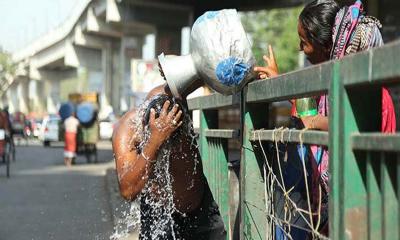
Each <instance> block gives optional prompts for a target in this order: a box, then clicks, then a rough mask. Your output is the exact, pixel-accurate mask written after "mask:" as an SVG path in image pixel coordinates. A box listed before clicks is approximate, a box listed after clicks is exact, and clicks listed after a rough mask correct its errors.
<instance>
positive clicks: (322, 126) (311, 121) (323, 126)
mask: <svg viewBox="0 0 400 240" xmlns="http://www.w3.org/2000/svg"><path fill="white" fill-rule="evenodd" d="M301 121H302V122H303V124H304V127H306V128H309V129H318V130H322V131H328V130H329V119H328V117H326V116H322V115H320V114H318V115H315V116H309V117H302V118H301Z"/></svg>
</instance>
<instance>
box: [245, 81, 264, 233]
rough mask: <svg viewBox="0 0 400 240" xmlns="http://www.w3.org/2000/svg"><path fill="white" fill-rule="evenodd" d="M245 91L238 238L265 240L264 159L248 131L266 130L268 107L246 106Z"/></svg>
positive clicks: (262, 105) (261, 105) (260, 105)
mask: <svg viewBox="0 0 400 240" xmlns="http://www.w3.org/2000/svg"><path fill="white" fill-rule="evenodd" d="M246 95H247V88H246V89H245V90H244V96H243V97H242V105H241V111H242V122H243V124H242V125H243V129H242V145H243V147H242V157H241V162H240V164H241V165H240V192H241V194H240V196H241V199H240V207H241V223H240V234H241V236H240V239H266V227H267V216H266V212H265V197H264V193H265V187H264V186H265V180H264V176H263V161H264V158H263V157H260V156H257V152H258V151H259V149H257V147H256V145H255V144H253V143H252V142H250V141H249V137H250V136H249V135H250V131H251V130H254V129H260V128H265V127H267V123H268V105H267V104H265V103H264V104H246V99H247V96H246Z"/></svg>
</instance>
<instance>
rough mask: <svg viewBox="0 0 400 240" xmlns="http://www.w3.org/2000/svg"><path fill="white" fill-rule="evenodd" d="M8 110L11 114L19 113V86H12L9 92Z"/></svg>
mask: <svg viewBox="0 0 400 240" xmlns="http://www.w3.org/2000/svg"><path fill="white" fill-rule="evenodd" d="M7 100H8V101H7V102H8V104H7V105H8V110H9V112H10V113H14V112H17V111H19V108H18V107H19V104H18V95H17V85H16V84H12V85H11V86H10V87H9V89H8V91H7Z"/></svg>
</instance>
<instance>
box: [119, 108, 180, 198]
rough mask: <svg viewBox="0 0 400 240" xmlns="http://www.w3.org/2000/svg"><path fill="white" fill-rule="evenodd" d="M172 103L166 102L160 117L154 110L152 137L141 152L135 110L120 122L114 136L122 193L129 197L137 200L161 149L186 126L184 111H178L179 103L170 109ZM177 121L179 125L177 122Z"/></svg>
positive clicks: (151, 123)
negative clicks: (184, 123) (136, 145)
mask: <svg viewBox="0 0 400 240" xmlns="http://www.w3.org/2000/svg"><path fill="white" fill-rule="evenodd" d="M169 105H170V103H169V101H166V102H165V103H164V106H163V109H162V111H161V113H160V116H159V117H158V118H155V111H154V109H152V111H151V114H150V121H149V129H150V137H149V140H148V141H147V142H146V143H145V144H144V146H143V148H142V149H141V153H140V154H138V151H136V149H135V146H134V143H135V141H134V139H135V138H136V136H135V134H136V131H135V129H133V125H132V120H133V119H134V118H135V113H134V111H130V112H128V113H126V114H125V115H124V116H123V117H122V118H121V120H120V121H119V122H118V126H117V127H116V130H115V132H114V135H113V150H114V154H115V162H116V168H117V174H118V180H119V186H120V191H121V195H122V196H123V197H124V198H125V199H127V200H133V199H135V198H136V196H137V195H138V194H139V193H140V192H141V191H142V189H143V188H144V186H145V184H146V182H147V180H148V177H149V173H151V172H152V170H153V165H154V162H155V160H156V159H157V153H158V149H159V148H160V146H161V145H162V144H163V143H164V142H165V141H166V140H167V139H168V138H169V136H170V135H171V134H172V133H173V132H174V131H175V130H176V129H177V128H178V127H179V126H181V125H182V122H180V118H181V115H182V111H179V112H178V106H174V107H173V108H172V109H171V111H170V112H168V107H169ZM173 120H175V121H176V122H179V124H177V125H173V124H172V123H173Z"/></svg>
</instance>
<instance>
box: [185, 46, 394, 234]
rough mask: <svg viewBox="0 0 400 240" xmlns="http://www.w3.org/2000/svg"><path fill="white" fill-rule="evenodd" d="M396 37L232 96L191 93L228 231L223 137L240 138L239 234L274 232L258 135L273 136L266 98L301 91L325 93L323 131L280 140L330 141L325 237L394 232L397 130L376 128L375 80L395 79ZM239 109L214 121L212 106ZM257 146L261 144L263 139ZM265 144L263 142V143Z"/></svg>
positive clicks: (378, 121)
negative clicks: (232, 119)
mask: <svg viewBox="0 0 400 240" xmlns="http://www.w3.org/2000/svg"><path fill="white" fill-rule="evenodd" d="M399 66H400V41H398V42H394V43H391V44H388V45H386V46H384V47H381V48H377V49H374V50H371V51H368V52H363V53H359V54H355V55H352V56H349V57H346V58H344V59H342V60H338V61H333V62H327V63H324V64H320V65H316V66H313V67H310V68H306V69H302V70H299V71H296V72H291V73H289V74H284V75H281V76H279V77H277V78H274V79H267V80H258V81H254V82H252V83H250V84H248V86H247V87H246V88H245V89H244V90H243V92H242V93H240V94H238V95H234V96H222V95H220V94H214V95H211V96H203V97H198V98H194V99H190V100H189V102H188V104H189V108H190V109H191V110H195V109H198V110H200V112H201V114H200V118H201V121H200V138H199V139H200V151H201V155H202V161H203V165H204V172H205V175H206V177H207V179H208V181H209V184H210V186H211V189H212V192H213V194H214V197H215V198H216V200H217V202H218V204H219V206H220V211H221V214H222V215H223V219H224V222H225V225H226V227H227V229H229V228H230V233H231V237H232V234H233V232H234V231H233V230H232V228H233V225H232V224H230V223H232V219H233V218H236V215H235V213H234V212H235V211H232V209H230V208H232V206H233V205H234V204H232V203H233V200H232V199H234V198H235V196H236V195H235V194H237V193H236V192H233V190H232V189H235V188H234V187H232V186H230V182H231V181H230V180H229V174H228V172H229V170H228V164H229V163H228V148H227V139H229V138H235V137H239V138H241V143H242V148H241V159H240V176H239V179H240V192H239V198H240V210H239V212H240V214H239V219H240V230H239V231H237V232H240V239H268V237H271V236H272V234H273V231H272V230H271V228H273V225H274V224H271V220H273V219H272V218H271V216H269V215H268V209H269V207H271V206H269V205H270V204H272V203H271V202H269V200H268V199H267V198H266V196H267V195H266V194H268V191H271V189H270V188H267V187H266V186H268V179H267V178H266V177H265V176H266V175H265V162H264V161H266V159H265V157H266V155H263V154H260V147H261V146H260V142H262V143H268V142H274V141H276V138H277V136H276V133H277V130H276V129H275V127H276V128H277V127H280V126H275V127H274V128H273V129H268V126H269V124H268V119H269V114H270V112H269V107H268V105H269V104H271V103H273V102H277V101H284V100H291V99H296V98H300V97H305V96H317V95H322V94H329V134H328V133H327V132H322V131H308V130H307V131H301V130H290V131H280V135H279V140H280V141H282V142H294V143H296V142H297V143H298V142H302V143H304V144H318V145H325V146H328V148H329V159H330V160H329V172H330V183H329V187H330V193H329V229H330V230H329V237H330V238H332V239H351V238H356V239H367V238H369V239H385V238H393V239H398V238H400V230H399V228H398V226H400V200H399V199H400V197H399V196H400V134H392V135H384V134H382V133H380V129H381V102H382V101H381V94H382V90H381V86H389V85H391V84H396V83H400V67H399ZM221 108H239V109H240V111H241V119H240V123H241V124H240V126H238V129H221V126H218V109H221ZM261 145H262V144H261ZM261 149H262V150H264V149H263V148H261Z"/></svg>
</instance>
